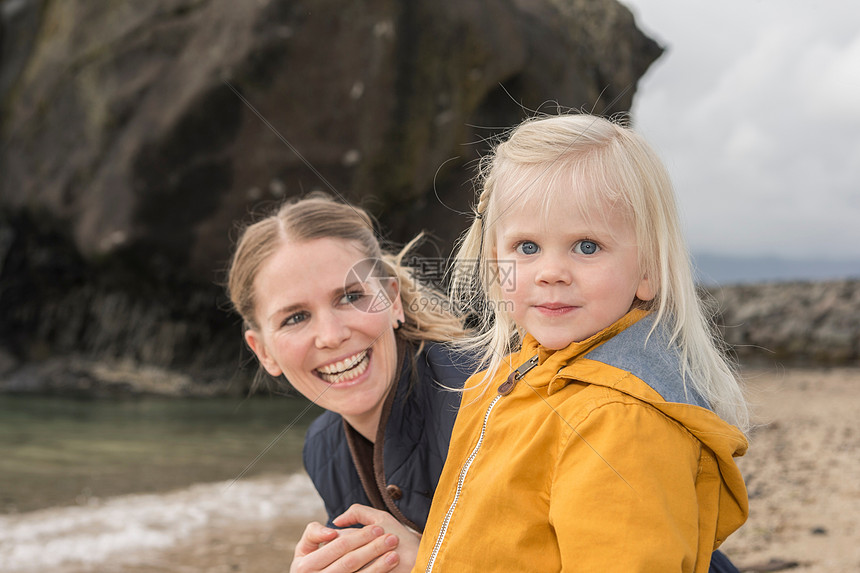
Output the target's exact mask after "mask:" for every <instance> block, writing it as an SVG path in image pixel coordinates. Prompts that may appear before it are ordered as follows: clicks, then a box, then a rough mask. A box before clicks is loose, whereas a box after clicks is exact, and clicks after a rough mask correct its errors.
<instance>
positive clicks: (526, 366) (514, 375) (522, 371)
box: [498, 354, 538, 396]
mask: <svg viewBox="0 0 860 573" xmlns="http://www.w3.org/2000/svg"><path fill="white" fill-rule="evenodd" d="M537 364H538V355H537V354H535V355H534V356H532V357H531V358H529V359H528V360H526V361H525V362H523V363H522V364H521V365H520V367H519V368H517V369H516V370H514V371H513V372H511V375H510V376H508V379H507V380H505V381H504V382H502V383H501V384H500V385H499V388H498V392H499V394H501V395H502V396H507V395H508V394H510V393H511V392H512V391H513V389H514V386H516V385H517V382H518V381H519V380H520V378H522V377H523V376H525V375H526V372H528V371H529V370H531V369H532V368H534V367H535V366H537Z"/></svg>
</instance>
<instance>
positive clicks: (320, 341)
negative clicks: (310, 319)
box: [314, 312, 351, 348]
mask: <svg viewBox="0 0 860 573" xmlns="http://www.w3.org/2000/svg"><path fill="white" fill-rule="evenodd" d="M350 335H351V330H350V328H349V326H348V325H347V324H346V323H345V322H344V321H343V320H342V319H341V318H340V317H338V316H337V314H336V313H334V312H329V313H323V314H322V315H317V330H316V338H315V341H314V342H315V344H316V347H317V348H337V347H338V346H340V345H341V344H342V343H343V342H344V341H345V340H347V339H348V338H349V337H350Z"/></svg>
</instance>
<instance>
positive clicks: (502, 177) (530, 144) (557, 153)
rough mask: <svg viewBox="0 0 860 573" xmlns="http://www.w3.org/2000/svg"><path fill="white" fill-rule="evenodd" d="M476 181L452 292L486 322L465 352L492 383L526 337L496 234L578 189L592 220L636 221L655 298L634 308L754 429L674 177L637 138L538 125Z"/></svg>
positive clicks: (719, 403)
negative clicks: (708, 310) (708, 304)
mask: <svg viewBox="0 0 860 573" xmlns="http://www.w3.org/2000/svg"><path fill="white" fill-rule="evenodd" d="M478 179H479V189H480V195H479V197H478V202H477V205H476V206H475V219H474V221H473V222H472V225H471V227H470V228H469V229H468V230H467V231H466V233H465V234H464V235H463V237H462V238H461V240H460V243H459V247H458V249H457V253H456V255H455V258H454V266H453V271H452V272H453V278H452V281H451V293H450V294H451V297H452V300H453V301H454V303H455V305H456V307H457V308H465V309H469V310H471V311H472V312H474V314H475V315H476V318H477V321H478V322H479V327H478V329H477V334H476V335H475V336H473V337H470V338H467V339H464V340H463V341H461V344H462V346H465V347H467V348H470V349H473V350H475V349H480V350H482V351H483V365H484V366H486V367H487V369H488V370H487V374H486V377H485V380H486V381H489V380H490V379H491V378H492V376H493V375H494V374H495V373H496V372H497V371H498V370H499V368H500V367H501V366H502V362H503V359H504V357H505V356H507V355H508V354H510V353H512V352H514V351H515V350H516V349H517V348H518V347H519V345H520V343H521V341H522V336H523V335H524V334H525V333H523V332H522V331H521V330H520V329H519V328H518V327H517V325H516V324H515V323H514V321H513V319H512V317H511V315H510V313H508V312H506V310H505V305H504V304H503V301H504V297H503V296H502V295H503V293H502V285H501V284H500V281H499V276H500V275H499V271H500V269H499V268H497V267H496V265H495V264H494V261H493V260H492V257H493V253H494V252H495V248H496V233H495V231H494V226H495V224H496V223H497V222H498V221H499V220H501V219H502V218H504V216H505V212H506V211H507V210H509V209H515V208H516V205H517V204H523V203H524V202H530V201H534V202H539V204H541V205H543V207H544V208H545V209H551V208H552V201H553V193H556V192H557V191H558V190H559V189H573V188H576V189H577V190H578V191H582V192H581V193H578V196H579V197H580V201H581V203H582V208H583V210H584V212H585V213H586V216H594V215H598V216H599V213H596V212H595V211H596V209H595V206H612V207H613V208H620V209H621V211H622V212H623V213H624V214H625V216H627V217H629V218H630V221H631V222H632V224H633V227H634V229H635V233H636V241H637V244H638V247H639V263H640V269H641V270H642V272H643V274H644V275H645V276H647V277H648V279H649V282H650V283H651V285H652V287H653V289H654V290H655V292H656V296H655V297H654V298H653V299H652V300H651V301H648V302H643V301H636V305H637V306H639V307H640V308H646V309H650V310H652V311H654V313H655V315H656V322H655V328H656V327H657V326H658V325H663V327H665V328H666V330H667V332H669V333H670V338H671V340H672V341H673V342H674V343H675V344H676V345H677V346H678V349H679V350H680V353H681V356H682V363H683V368H684V372H683V374H684V376H685V379H686V380H688V381H689V383H690V384H691V386H692V387H693V388H694V389H695V390H696V391H697V392H699V394H701V396H702V397H703V398H705V400H707V402H708V403H709V404H710V405H711V407H712V408H713V409H714V411H715V412H716V413H717V414H718V415H720V416H721V417H722V418H723V419H725V420H727V421H728V422H730V423H732V424H735V425H736V426H738V427H739V428H741V429H742V430H745V429H746V428H747V427H748V424H749V415H748V412H747V408H746V402H745V400H744V397H743V394H742V392H741V389H740V386H739V384H738V380H737V376H736V374H735V372H734V369H733V367H732V365H731V364H730V363H729V362H728V360H727V358H726V357H725V356H724V354H723V352H722V350H723V348H722V343H721V341H720V340H719V339H718V338H717V337H716V333H715V332H714V330H713V329H712V328H710V325H709V322H708V320H707V319H706V317H705V312H704V310H703V303H702V301H701V300H700V299H699V297H698V296H697V293H696V288H695V284H694V281H693V274H692V266H691V263H690V257H689V253H688V252H687V248H686V244H685V241H684V238H683V235H682V231H681V225H680V222H679V219H678V213H677V207H676V203H675V195H674V191H673V189H672V184H671V181H670V179H669V175H668V173H667V171H666V169H665V167H664V166H663V163H662V162H661V161H660V159H659V157H658V156H657V154H656V153H655V151H654V150H653V149H652V148H651V146H650V145H649V144H648V143H647V142H646V141H645V140H644V139H643V138H642V137H641V136H640V135H639V134H637V133H635V132H634V131H633V130H631V129H630V128H628V127H625V126H622V125H619V124H618V123H616V122H613V121H610V120H607V119H604V118H600V117H595V116H591V115H585V114H578V115H574V114H570V115H558V116H541V117H535V118H531V119H528V120H526V121H525V122H523V123H522V124H520V125H519V126H518V127H516V128H515V129H514V130H513V131H512V132H511V133H510V136H509V137H508V139H507V140H506V141H503V142H502V143H499V144H498V145H497V146H496V147H495V149H494V150H493V152H492V153H490V154H489V155H487V156H486V157H484V158H483V160H482V162H481V165H480V169H479V175H478ZM607 326H608V325H607ZM517 366H519V365H518V364H515V365H513V367H514V368H515V367H517Z"/></svg>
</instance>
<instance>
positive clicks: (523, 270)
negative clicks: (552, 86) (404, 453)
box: [414, 115, 748, 572]
mask: <svg viewBox="0 0 860 573" xmlns="http://www.w3.org/2000/svg"><path fill="white" fill-rule="evenodd" d="M481 182H482V186H481V192H480V196H479V200H478V202H477V206H476V209H475V220H474V222H473V224H472V225H471V227H470V229H469V230H468V231H467V233H466V234H465V236H464V238H463V239H462V242H461V245H460V248H459V251H458V254H457V256H456V259H455V268H454V281H453V296H454V299H455V300H456V301H457V302H458V303H459V304H465V305H466V306H467V307H469V308H473V309H478V315H479V316H478V318H479V319H480V320H479V322H480V323H481V325H482V328H481V329H480V332H479V333H478V335H477V336H476V337H474V338H472V339H470V340H467V341H466V346H467V347H470V348H472V349H481V350H483V351H484V352H483V358H484V364H485V365H486V370H485V371H484V372H481V373H479V374H476V375H475V376H473V377H472V378H471V379H470V380H469V381H467V383H466V388H467V390H466V392H465V393H464V395H463V399H462V404H461V407H460V411H459V413H458V416H457V421H456V424H455V427H454V432H453V435H452V440H451V447H450V450H449V454H448V460H447V461H446V465H445V468H444V469H443V472H442V476H441V478H440V483H439V487H438V488H437V491H436V496H435V498H434V500H433V505H432V507H431V510H430V515H429V517H428V522H427V527H426V529H425V532H424V537H423V539H422V541H421V547H420V550H419V556H418V561H417V564H416V567H415V569H414V571H467V570H481V571H525V570H532V571H563V570H567V571H627V572H629V571H661V572H665V571H699V572H701V571H707V570H708V567H709V563H710V558H711V553H712V551H713V550H714V549H715V548H716V547H718V546H719V545H720V544H721V543H722V541H723V540H724V539H725V538H726V536H727V535H729V534H730V533H731V532H732V531H734V530H735V529H737V528H738V527H739V526H740V525H741V524H742V523H743V522H744V520H745V519H746V515H747V498H746V490H745V487H744V484H743V480H742V477H741V475H740V472H739V471H738V468H737V466H736V465H735V463H734V460H733V457H734V456H738V455H742V454H743V453H744V452H745V450H746V447H747V441H746V439H745V437H744V434H743V433H742V430H743V429H745V428H746V427H747V424H748V415H747V410H746V406H745V402H744V399H743V396H742V393H741V390H740V388H739V385H738V382H737V379H736V377H735V375H734V373H733V370H732V367H731V366H730V364H729V363H728V362H727V361H726V359H725V358H724V356H723V354H722V353H721V351H720V346H719V344H718V343H717V342H716V341H715V339H714V337H713V334H712V332H711V329H710V328H709V325H708V323H707V321H706V319H705V314H704V312H703V310H702V307H701V305H700V302H699V299H698V298H697V296H696V290H695V287H694V283H693V278H692V271H691V267H690V262H689V257H688V254H687V251H686V247H685V244H684V240H683V237H682V233H681V228H680V224H679V221H678V216H677V208H676V205H675V199H674V194H673V191H672V187H671V184H670V181H669V177H668V175H667V173H666V170H665V168H664V167H663V165H662V163H661V162H660V160H659V158H658V157H657V155H656V154H655V152H654V151H653V150H652V149H651V147H650V146H649V145H648V144H647V143H646V142H645V141H644V140H643V139H642V137H641V136H639V135H638V134H636V133H635V132H633V131H632V130H631V129H629V128H627V127H624V126H622V125H619V124H618V123H615V122H612V121H609V120H606V119H602V118H599V117H594V116H589V115H561V116H552V117H540V118H535V119H531V120H528V121H526V122H525V123H523V124H521V125H520V126H519V127H517V128H516V129H514V130H513V131H512V132H511V134H510V136H509V138H508V139H507V140H506V141H504V142H503V143H501V144H499V145H498V146H497V147H496V148H495V150H494V153H493V154H492V155H490V156H489V157H488V158H487V159H486V160H485V161H484V163H483V164H482V168H481ZM476 263H477V264H476Z"/></svg>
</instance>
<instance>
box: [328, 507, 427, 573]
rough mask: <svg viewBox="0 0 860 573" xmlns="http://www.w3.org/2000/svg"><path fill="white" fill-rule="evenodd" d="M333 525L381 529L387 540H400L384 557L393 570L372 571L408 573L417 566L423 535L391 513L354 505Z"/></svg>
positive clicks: (334, 520) (338, 517) (335, 520)
mask: <svg viewBox="0 0 860 573" xmlns="http://www.w3.org/2000/svg"><path fill="white" fill-rule="evenodd" d="M332 523H334V524H335V525H337V526H338V527H349V526H351V525H359V524H360V525H364V526H365V527H363V528H362V530H364V529H367V528H368V527H380V528H383V529H384V530H385V534H386V535H385V536H384V537H385V538H388V537H389V536H391V537H395V538H396V539H397V540H398V543H397V544H396V545H395V546H392V547H391V552H390V553H388V554H386V555H385V556H384V558H385V562H386V563H387V564H390V565H391V568H390V569H372V571H395V572H398V573H399V572H408V571H411V570H412V566H413V565H415V560H416V559H417V558H418V544H419V543H420V542H421V535H420V534H419V533H417V532H415V531H413V530H412V529H410V528H408V527H406V526H405V525H403V524H402V523H400V522H399V521H397V520H396V519H395V518H394V516H393V515H391V514H390V513H388V512H385V511H380V510H378V509H373V508H372V507H367V506H366V505H359V504H353V505H351V506H350V508H349V509H347V510H346V511H345V512H343V513H342V514H341V515H339V516H337V517H336V518H334V519H333V520H332ZM392 534H393V535H392ZM374 565H376V563H374ZM368 570H371V569H368Z"/></svg>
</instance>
